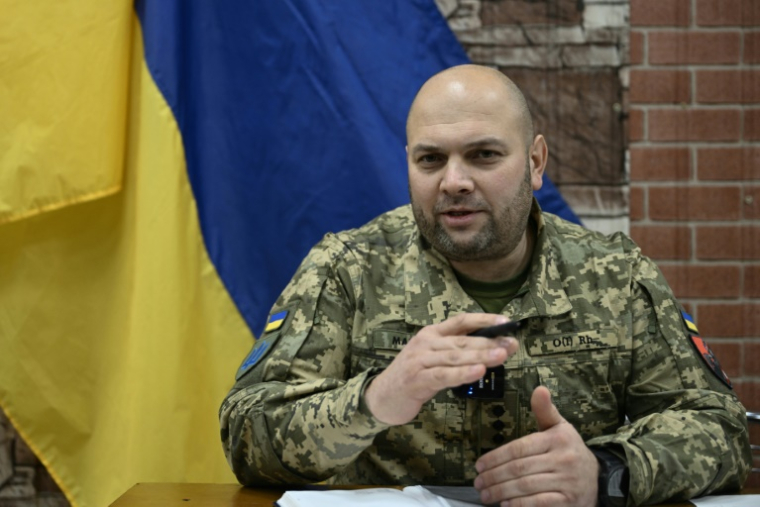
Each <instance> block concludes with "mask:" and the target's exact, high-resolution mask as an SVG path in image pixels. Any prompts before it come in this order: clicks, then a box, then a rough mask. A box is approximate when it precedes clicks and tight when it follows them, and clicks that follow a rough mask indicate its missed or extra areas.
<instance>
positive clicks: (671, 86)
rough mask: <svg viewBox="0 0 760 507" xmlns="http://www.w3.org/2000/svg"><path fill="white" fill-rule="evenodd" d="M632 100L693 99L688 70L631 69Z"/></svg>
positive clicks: (661, 101)
mask: <svg viewBox="0 0 760 507" xmlns="http://www.w3.org/2000/svg"><path fill="white" fill-rule="evenodd" d="M630 98H631V102H634V103H646V102H653V103H679V102H689V101H690V100H691V72H689V71H688V70H637V69H634V70H631V95H630Z"/></svg>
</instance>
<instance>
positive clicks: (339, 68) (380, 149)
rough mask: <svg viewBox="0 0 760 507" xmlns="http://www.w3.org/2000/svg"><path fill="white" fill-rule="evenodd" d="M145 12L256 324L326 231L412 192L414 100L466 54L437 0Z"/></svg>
mask: <svg viewBox="0 0 760 507" xmlns="http://www.w3.org/2000/svg"><path fill="white" fill-rule="evenodd" d="M135 9H136V12H137V15H138V17H139V18H140V22H141V25H142V29H143V34H144V42H145V59H146V62H147V65H148V68H149V70H150V72H151V75H152V76H153V78H154V80H155V82H156V84H157V86H158V87H159V89H160V90H161V92H162V94H163V95H164V98H165V99H166V101H167V103H168V105H169V107H170V108H171V110H172V112H173V114H174V116H175V119H176V121H177V123H178V125H179V129H180V132H181V134H182V142H183V143H184V148H185V154H186V157H187V168H188V175H189V179H190V183H191V186H192V188H193V193H194V195H195V198H196V201H197V206H198V213H199V219H200V224H201V230H202V233H203V239H204V242H205V245H206V248H207V250H208V253H209V256H210V257H211V260H212V262H213V263H214V265H215V266H216V269H217V271H218V273H219V276H220V277H221V279H222V281H223V282H224V284H225V286H226V288H227V290H228V291H229V293H230V295H231V296H232V298H233V300H234V301H235V302H236V304H237V306H238V308H239V309H240V312H241V313H242V315H243V317H244V318H245V320H246V321H247V323H248V325H249V326H250V327H251V329H252V330H254V331H255V332H256V333H257V334H259V330H261V329H262V328H263V326H264V323H265V319H266V315H267V312H268V310H269V308H270V307H271V305H272V304H273V303H274V301H275V299H276V297H277V295H278V294H279V293H280V291H281V290H282V289H283V288H284V286H285V285H286V284H287V282H288V280H289V279H290V277H291V276H292V274H293V272H294V271H295V269H296V267H297V266H298V264H299V262H300V261H301V259H302V258H303V257H304V255H305V254H306V253H307V252H308V250H309V248H310V247H311V246H313V245H314V244H315V243H316V242H317V241H318V240H319V239H320V238H321V237H322V236H323V235H324V234H325V233H326V232H329V231H338V230H342V229H346V228H350V227H356V226H359V225H361V224H362V223H364V222H366V221H367V220H369V219H371V218H373V217H375V216H377V215H378V214H380V213H382V212H384V211H386V210H389V209H392V208H394V207H396V206H399V205H401V204H404V203H406V202H408V199H409V197H408V187H407V176H406V158H405V153H404V145H405V133H404V125H405V120H406V114H407V111H408V108H409V105H410V104H411V101H412V99H413V97H414V94H415V93H416V91H417V89H418V88H419V87H420V85H422V83H423V82H424V81H425V80H426V79H427V78H429V77H430V76H432V75H433V74H435V73H436V72H438V71H440V70H442V69H445V68H447V67H450V66H452V65H458V64H462V63H467V62H468V59H467V56H466V54H465V53H464V51H463V49H462V47H461V46H460V45H459V43H458V41H457V40H456V38H455V37H454V35H453V33H452V32H451V31H450V29H449V27H448V25H447V24H446V21H445V20H444V19H443V17H442V16H441V14H440V12H439V11H438V8H437V6H436V4H435V2H434V0H383V1H372V2H357V1H356V0H331V1H326V0H281V1H273V2H268V1H263V2H251V1H243V0H229V1H224V2H207V1H200V0H163V1H161V2H147V1H144V0H138V1H136V3H135ZM560 199H561V198H560ZM547 209H548V210H552V208H551V207H549V208H547Z"/></svg>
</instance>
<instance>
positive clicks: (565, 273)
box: [220, 203, 750, 505]
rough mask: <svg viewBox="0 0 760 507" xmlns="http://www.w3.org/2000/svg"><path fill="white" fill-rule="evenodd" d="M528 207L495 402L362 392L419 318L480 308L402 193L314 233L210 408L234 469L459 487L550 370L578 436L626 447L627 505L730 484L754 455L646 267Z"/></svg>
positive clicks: (737, 412)
mask: <svg viewBox="0 0 760 507" xmlns="http://www.w3.org/2000/svg"><path fill="white" fill-rule="evenodd" d="M533 216H534V219H535V220H536V222H537V223H538V230H539V234H538V240H537V242H536V248H535V251H534V254H533V261H532V266H531V268H530V269H531V271H530V274H529V277H528V279H527V281H526V282H525V284H524V285H523V287H522V288H521V289H520V291H519V292H518V294H517V295H516V296H515V298H514V299H513V300H512V301H511V302H510V303H509V304H508V305H507V306H506V308H505V309H504V310H503V313H504V315H507V316H509V317H510V318H511V319H513V320H523V319H525V321H524V324H527V325H523V327H522V328H521V329H520V331H519V332H518V334H517V337H518V341H519V342H520V349H519V351H518V353H517V354H515V355H513V356H512V357H510V358H509V359H508V360H507V362H506V363H505V367H506V393H505V396H504V399H502V400H496V401H480V400H465V399H461V398H457V397H455V396H454V395H453V394H452V393H451V391H450V390H445V391H441V392H440V393H438V395H437V396H436V397H435V398H434V399H432V400H431V401H430V402H428V403H427V404H425V405H424V406H423V408H422V410H421V412H420V413H419V415H418V416H417V417H416V418H415V419H414V420H413V421H412V422H410V423H408V424H404V425H401V426H394V427H389V426H388V425H385V424H383V423H382V422H380V421H378V420H377V419H375V418H373V417H372V415H371V413H370V412H369V411H368V409H367V407H366V406H365V404H364V403H363V396H362V393H363V389H364V388H365V386H366V385H367V383H368V381H369V380H370V379H371V378H372V377H373V376H374V375H377V374H378V373H379V372H380V371H381V370H382V369H383V368H384V367H386V366H387V365H388V364H389V362H390V361H391V360H392V359H393V358H394V356H395V355H396V354H397V353H398V351H399V350H400V349H401V348H402V347H403V346H404V344H406V343H407V341H408V340H409V339H411V338H412V337H413V336H414V335H415V333H417V332H418V331H419V330H420V328H422V327H423V326H427V325H429V324H434V323H437V322H440V321H442V320H444V319H446V318H448V317H450V316H453V315H456V314H459V313H462V312H482V311H483V310H482V309H481V308H480V306H479V305H478V304H477V303H476V302H475V301H474V300H473V299H472V298H470V297H469V296H468V295H467V294H466V293H465V292H464V291H463V290H462V288H461V287H460V285H459V283H458V282H457V279H456V276H455V274H454V272H453V271H452V269H451V267H450V265H449V263H448V262H447V261H446V260H445V259H444V258H443V257H442V256H441V255H440V254H438V253H437V252H436V251H435V250H433V249H431V248H430V247H429V246H427V245H426V244H425V242H424V241H423V240H421V239H420V236H419V233H418V230H417V227H416V224H415V222H414V218H413V216H412V213H411V209H410V207H409V206H404V207H401V208H398V209H396V210H393V211H391V212H388V213H385V214H384V215H381V216H380V217H378V218H377V219H375V220H373V221H372V222H370V223H368V224H367V225H365V226H363V227H361V228H359V229H355V230H350V231H345V232H342V233H339V234H328V235H326V236H325V238H324V239H323V240H322V241H321V242H320V243H319V244H318V245H316V246H315V247H314V248H313V249H312V251H311V252H310V253H309V255H308V256H307V258H306V259H305V260H304V261H303V263H302V264H301V266H300V268H299V269H298V271H297V273H296V274H295V276H294V277H293V280H292V281H291V283H290V284H289V285H288V287H287V288H286V289H285V291H284V292H283V294H282V295H281V296H280V298H279V299H278V300H277V302H276V304H275V305H274V307H273V309H272V313H271V317H270V324H269V325H268V326H267V328H268V329H269V330H268V331H267V332H265V333H264V334H263V335H262V336H261V337H260V338H259V340H258V341H257V343H256V345H255V346H254V348H253V350H252V352H251V354H250V355H249V356H248V358H246V360H245V361H244V363H243V365H242V366H241V368H240V370H239V371H238V379H237V383H236V384H235V386H234V387H233V389H232V390H231V391H230V393H229V394H228V395H227V398H226V399H225V401H224V403H223V404H222V407H221V409H220V423H221V429H222V440H223V444H224V451H225V454H226V456H227V459H228V461H229V463H230V465H231V467H232V469H233V471H234V472H235V474H236V475H237V477H238V479H239V481H240V482H241V483H243V484H247V485H254V484H273V483H289V484H293V483H307V482H317V481H323V480H328V481H329V482H331V483H335V484H346V483H354V484H447V485H458V484H461V485H464V484H471V482H472V480H473V479H474V477H475V476H476V471H475V467H474V462H475V460H476V459H477V458H478V457H479V456H480V455H481V454H482V453H484V452H486V451H487V450H490V449H492V448H494V447H496V446H497V445H499V444H502V443H504V442H508V441H511V440H513V439H515V438H518V437H520V436H523V435H526V434H528V433H530V432H533V431H536V423H535V420H534V418H533V416H532V414H531V412H530V396H531V393H532V392H533V390H534V389H535V387H537V386H538V385H545V386H547V387H548V388H549V389H550V391H551V393H552V399H553V402H554V403H555V404H556V405H557V407H558V409H559V411H560V412H561V413H562V415H563V416H564V417H565V418H566V419H567V420H568V421H569V422H571V423H572V424H573V425H574V426H575V428H576V429H577V430H578V432H579V433H580V434H581V436H582V437H583V438H584V440H585V441H586V443H587V445H589V446H591V447H604V448H607V449H609V450H610V451H612V452H614V453H615V454H617V455H619V456H620V457H622V458H624V459H625V460H626V462H627V463H628V466H629V469H630V503H632V504H636V505H640V504H644V503H654V502H660V501H663V500H667V499H674V500H675V499H686V498H691V497H694V496H699V495H703V494H708V493H711V492H715V491H718V490H737V489H739V488H740V487H741V486H742V484H743V483H744V480H745V478H746V475H747V473H748V471H749V467H750V457H749V443H748V434H747V422H746V418H745V414H744V408H743V407H742V405H741V404H740V403H739V401H738V400H737V398H736V396H735V395H734V393H733V391H731V390H730V389H729V388H728V387H727V386H726V385H724V383H723V382H722V381H721V380H720V379H719V378H718V376H717V375H716V374H715V373H714V372H713V371H712V370H711V369H710V368H708V367H707V365H706V362H705V361H704V360H703V358H702V356H701V355H700V354H699V353H698V352H697V349H696V347H695V346H694V345H693V344H692V342H691V340H690V339H689V333H690V331H689V329H688V328H687V327H686V323H685V321H684V320H683V318H682V316H681V307H680V306H679V304H678V303H677V302H676V300H675V299H674V297H673V295H672V293H671V290H670V289H669V287H668V285H667V283H666V282H665V280H664V278H663V277H662V275H661V274H660V272H659V270H658V269H657V268H656V266H655V265H654V264H653V263H652V262H651V261H650V260H649V259H648V258H646V257H644V256H642V254H641V252H640V250H639V248H638V247H637V246H636V245H635V244H634V243H633V242H632V241H631V240H630V239H629V238H628V237H627V236H625V235H623V234H620V233H618V234H615V235H612V236H609V237H606V236H603V235H601V234H599V233H595V232H591V231H588V230H586V229H583V228H581V227H578V226H575V225H573V224H570V223H568V222H565V221H563V220H561V219H559V218H557V217H555V216H553V215H551V214H548V213H541V211H540V210H539V209H538V206H537V204H535V203H534V210H533ZM627 419H628V420H629V421H630V424H628V423H627V422H628V421H627Z"/></svg>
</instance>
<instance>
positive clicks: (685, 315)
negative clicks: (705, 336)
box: [681, 310, 699, 334]
mask: <svg viewBox="0 0 760 507" xmlns="http://www.w3.org/2000/svg"><path fill="white" fill-rule="evenodd" d="M681 316H682V317H683V321H684V324H686V328H687V329H688V330H689V331H690V332H692V333H694V334H699V330H698V329H697V325H696V324H695V323H694V319H692V318H691V315H689V314H688V313H686V312H685V311H683V310H681Z"/></svg>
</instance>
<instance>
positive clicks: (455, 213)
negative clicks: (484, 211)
mask: <svg viewBox="0 0 760 507" xmlns="http://www.w3.org/2000/svg"><path fill="white" fill-rule="evenodd" d="M473 213H478V210H474V209H448V210H444V211H442V212H441V215H447V216H452V217H464V216H467V215H472V214H473Z"/></svg>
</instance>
